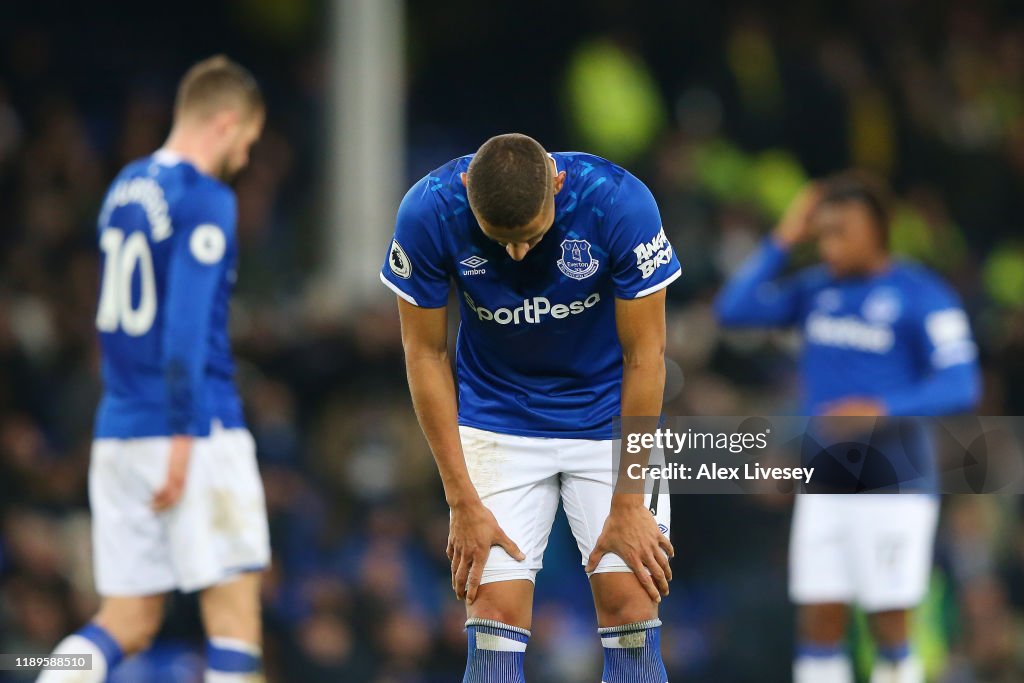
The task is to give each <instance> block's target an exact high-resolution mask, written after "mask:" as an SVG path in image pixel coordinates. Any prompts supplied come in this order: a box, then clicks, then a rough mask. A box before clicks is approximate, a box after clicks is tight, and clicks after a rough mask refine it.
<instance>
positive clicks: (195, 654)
mask: <svg viewBox="0 0 1024 683" xmlns="http://www.w3.org/2000/svg"><path fill="white" fill-rule="evenodd" d="M25 5H27V3H4V6H3V8H2V9H0V651H3V652H18V653H45V652H48V651H49V650H50V648H51V647H52V646H53V644H54V643H56V642H57V641H58V640H59V639H60V637H61V636H62V635H63V634H65V633H67V632H69V631H71V630H73V629H75V628H77V627H78V626H79V625H81V623H82V622H83V621H84V620H85V619H87V618H88V617H89V616H90V615H91V614H92V612H93V610H94V609H95V607H96V605H97V599H96V596H95V595H94V593H93V591H92V579H91V569H90V562H89V552H90V551H89V545H90V543H89V533H88V530H89V517H88V511H87V497H86V475H87V468H88V457H89V445H90V439H91V421H92V416H93V411H94V409H95V405H96V401H97V398H98V395H99V392H100V386H99V382H98V378H97V347H96V338H95V334H94V326H93V316H94V310H95V294H96V282H97V255H96V249H95V238H96V234H95V216H96V212H97V208H98V205H99V202H100V200H101V198H102V193H103V192H104V190H105V188H106V185H107V183H108V182H109V180H110V179H111V178H112V177H113V175H114V174H115V173H116V172H117V171H118V169H119V168H120V167H121V166H122V165H123V164H125V163H126V162H128V161H129V160H131V159H133V158H136V157H139V156H142V155H145V154H148V153H149V152H151V151H152V150H154V149H155V148H157V147H159V145H160V144H161V142H162V141H163V137H164V136H165V134H166V131H167V128H168V125H169V117H170V102H171V98H172V96H173V89H174V86H175V84H176V81H177V79H178V77H179V76H180V74H181V73H182V72H183V71H184V70H185V69H186V68H187V67H188V65H189V64H190V63H191V62H193V61H195V60H196V59H198V58H201V57H204V56H206V55H208V54H210V53H213V52H219V51H224V52H227V53H229V54H230V55H231V56H233V57H234V58H236V59H238V60H240V61H241V62H243V63H245V64H247V65H248V66H250V67H251V68H252V70H253V71H254V72H255V73H256V74H257V76H258V78H259V79H260V81H261V84H262V85H263V87H264V88H265V90H266V91H267V99H268V103H269V121H268V126H267V130H266V132H265V134H264V137H263V140H262V141H261V142H260V143H259V145H258V146H257V148H256V149H255V151H254V155H253V161H252V165H251V168H250V169H249V170H248V171H247V172H246V173H245V174H244V175H243V176H242V177H240V178H239V180H238V181H237V185H236V187H237V191H238V196H239V207H240V211H239V232H240V235H241V243H242V267H241V270H240V276H239V285H238V292H237V300H236V303H235V306H234V309H233V323H232V327H233V336H234V343H235V348H236V351H237V354H238V356H239V359H240V362H239V365H240V371H239V382H240V385H241V388H242V392H243V395H244V398H245V402H246V407H247V410H248V416H249V420H250V424H251V429H252V431H253V433H254V435H255V437H256V440H257V444H258V448H259V455H260V459H261V467H262V470H263V473H264V478H265V485H266V492H267V500H268V506H269V511H270V516H271V526H272V537H273V545H274V549H275V552H276V556H275V559H274V564H273V567H272V568H271V570H270V571H269V572H268V573H267V576H266V586H265V589H264V598H265V609H266V643H265V649H266V662H267V671H268V680H270V681H271V682H272V683H275V682H278V681H303V682H304V683H320V682H325V683H326V682H328V681H330V682H332V683H336V682H337V681H366V682H367V683H433V682H441V681H454V680H459V679H460V678H461V671H462V667H463V664H464V658H465V634H464V632H463V621H464V612H463V606H462V605H461V604H459V603H458V602H456V601H455V600H454V598H453V596H452V594H451V589H450V578H449V576H448V566H447V560H446V558H445V557H444V547H445V542H446V536H447V509H446V507H445V506H444V499H443V496H442V493H441V490H440V487H439V482H438V479H437V476H436V474H435V470H434V465H433V462H432V459H431V457H430V454H429V452H428V450H427V449H426V446H425V443H424V441H423V438H422V436H421V435H420V432H419V429H418V427H417V424H416V420H415V416H414V415H413V413H412V410H411V405H410V403H409V399H408V393H407V389H406V386H405V379H404V369H403V363H402V357H401V346H400V340H399V331H398V324H397V319H396V314H395V306H394V302H393V301H392V299H391V298H390V296H388V295H387V294H386V293H384V292H382V296H381V299H380V301H379V303H377V304H372V305H367V306H365V307H361V308H360V309H359V310H345V311H332V310H325V309H324V307H323V306H322V305H320V299H319V298H318V297H317V296H315V295H314V294H313V293H312V292H311V290H310V289H309V288H308V286H307V284H308V282H309V280H310V276H311V275H312V274H314V273H316V272H317V269H318V267H319V266H320V265H321V263H320V257H319V255H318V244H319V243H320V237H321V235H322V234H323V226H322V225H321V217H322V215H323V213H324V211H323V203H324V202H323V198H324V195H325V193H327V192H330V191H331V188H327V187H324V183H323V181H322V173H321V169H322V166H323V161H324V159H323V149H324V147H325V145H324V144H323V135H324V130H325V120H324V119H325V115H326V111H325V106H326V105H325V103H326V99H327V95H326V92H325V76H324V73H325V40H326V38H325V36H324V35H322V33H321V29H320V27H321V26H322V25H323V21H322V18H323V15H324V13H325V12H326V11H327V7H326V3H322V2H313V1H312V0H295V1H294V2H281V1H274V0H235V1H233V2H228V3H222V4H221V3H202V2H198V1H197V0H183V1H182V2H178V3H174V4H173V5H166V6H159V5H157V6H151V7H146V8H144V9H140V8H138V7H137V6H135V5H130V4H128V3H110V5H109V7H108V6H107V5H104V7H105V9H101V8H97V7H92V6H89V7H88V8H87V7H86V6H85V5H81V6H80V7H78V8H77V9H76V8H75V7H74V6H66V5H68V4H67V3H64V4H57V3H48V2H41V3H32V6H31V7H28V6H25ZM787 5H788V9H786V10H785V11H783V10H779V9H772V10H768V9H765V8H762V7H761V5H760V4H759V3H749V4H741V3H737V2H733V1H731V0H730V1H724V2H716V3H705V2H701V3H662V2H654V1H649V2H648V1H637V0H632V1H631V2H625V1H619V0H594V1H591V2H586V3H584V2H581V1H573V0H569V1H566V2H559V3H542V2H539V1H536V0H522V1H520V2H516V3H500V4H496V3H479V2H475V1H471V0H446V2H444V3H440V4H438V3H427V2H420V1H418V0H408V2H407V34H408V46H407V53H408V54H407V62H408V85H407V101H408V132H407V135H408V147H407V160H408V181H409V183H410V184H411V183H412V182H413V181H414V180H415V179H416V178H418V177H420V176H422V174H424V173H425V172H426V171H428V170H430V169H431V168H434V167H436V166H439V165H441V164H442V163H444V162H445V161H447V160H448V159H450V158H452V157H454V156H458V155H460V154H464V153H468V152H470V151H472V150H474V149H475V148H476V147H477V146H478V145H479V144H480V142H482V141H483V140H484V139H486V138H487V137H488V136H490V135H492V134H495V133H499V132H507V131H510V130H517V131H522V132H526V133H529V134H532V135H534V136H535V137H537V138H538V139H539V140H540V141H541V142H542V143H543V144H545V145H546V146H547V147H548V148H549V149H552V150H563V149H582V150H586V151H589V152H593V153H597V154H601V155H603V156H606V157H608V158H610V159H612V160H614V161H616V162H619V163H621V164H623V165H625V166H627V167H628V168H630V169H631V170H633V171H634V172H635V173H637V175H639V176H641V177H642V178H643V179H644V180H646V181H647V182H648V183H649V184H650V186H651V187H652V189H653V190H654V193H655V196H656V197H657V198H658V201H659V204H660V206H661V209H662V213H663V218H664V222H665V228H666V232H667V233H668V234H669V237H670V238H671V240H672V242H673V244H674V246H675V248H676V250H677V252H678V253H679V255H680V259H681V261H682V262H683V264H684V270H685V277H684V278H683V279H682V280H680V281H679V283H678V284H677V285H674V286H673V287H672V288H670V290H669V347H668V357H669V361H668V363H669V371H668V381H667V387H666V413H669V414H691V413H695V414H717V415H740V414H747V413H754V414H757V413H761V414H778V413H780V412H791V411H793V410H795V409H796V408H795V406H796V402H795V392H796V377H795V372H794V370H795V369H794V364H793V361H792V354H793V351H794V349H795V338H794V337H793V335H788V334H778V333H772V334H766V333H758V332H750V333H742V334H729V335H724V334H722V333H721V332H719V331H718V330H717V329H716V328H715V326H714V324H713V320H712V316H711V312H710V305H709V304H710V300H711V297H712V296H713V294H714V292H715V290H716V288H717V287H718V286H719V285H720V284H721V282H722V281H723V279H724V278H726V277H727V276H728V275H729V273H731V272H732V270H733V269H734V268H736V267H737V265H738V264H739V263H740V262H741V261H742V259H743V258H744V257H745V256H746V255H747V254H748V253H749V252H750V251H751V250H752V249H753V248H754V247H755V246H756V244H757V242H758V240H760V239H761V238H762V235H763V234H764V233H765V232H766V231H767V230H768V229H770V227H771V226H772V224H773V222H774V220H775V219H776V218H777V217H778V215H779V214H780V213H781V211H782V209H783V208H784V206H785V204H786V202H787V201H788V200H789V199H790V198H791V197H792V196H793V194H794V193H795V192H796V190H797V189H798V188H799V187H800V186H801V185H802V184H803V183H804V182H806V180H807V179H809V178H813V177H819V176H821V175H823V174H827V173H829V172H832V171H835V170H839V169H841V168H844V167H846V166H849V165H857V166H861V167H865V168H868V169H871V170H873V171H875V172H876V173H878V174H880V175H882V176H884V177H886V178H888V179H889V180H890V181H891V183H892V185H893V187H894V190H895V196H896V213H895V223H894V229H893V243H894V246H895V248H896V249H897V250H898V251H899V252H900V253H902V254H905V255H908V256H910V257H912V258H915V259H918V260H922V261H924V262H926V263H928V264H930V265H932V266H933V267H935V268H937V269H939V270H940V271H941V272H942V273H944V274H945V276H946V277H948V278H949V279H950V280H951V281H952V282H953V283H954V284H955V286H956V287H957V289H958V290H959V291H960V293H961V295H962V296H963V297H964V301H965V303H966V306H967V308H968V311H969V312H970V314H971V317H972V321H973V324H974V329H975V333H976V335H977V337H978V341H979V344H980V346H981V349H982V359H983V363H984V368H985V379H986V392H985V401H984V405H983V407H982V412H984V413H988V414H1006V415H1020V414H1024V232H1022V230H1021V228H1022V224H1021V220H1022V216H1024V11H1022V10H1024V7H1022V6H1020V5H1019V4H1014V3H1012V2H1009V1H1006V2H995V1H987V2H976V1H968V0H959V1H956V0H954V1H942V2H933V1H931V0H887V1H886V0H862V1H857V2H854V1H852V0H851V1H848V2H842V3H821V2H815V1H813V0H795V1H794V2H790V3H787ZM353 229H358V228H357V227H353ZM385 248H386V245H385V244H381V256H382V258H383V255H384V250H385ZM790 505H791V501H790V500H789V499H787V498H785V497H777V498H775V497H763V498H762V497H754V496H731V497H721V498H719V497H707V496H688V497H683V496H678V497H676V498H675V499H674V500H673V508H674V510H673V512H674V522H673V540H674V543H675V546H676V548H677V559H676V560H675V577H676V578H675V582H674V586H673V591H672V595H671V597H670V598H669V599H668V600H667V601H666V602H665V603H664V608H663V618H664V621H665V629H664V633H663V636H662V641H663V647H664V651H665V659H666V662H667V666H668V669H669V672H670V675H671V677H672V679H673V680H685V681H693V682H694V683H699V682H710V681H716V682H719V681H729V682H730V683H733V682H735V683H742V682H744V681H759V682H760V683H772V682H775V681H786V680H788V671H789V660H790V654H791V651H792V637H791V631H792V614H791V610H790V608H789V606H788V604H787V601H786V595H785V576H786V567H785V563H786V543H787V538H788V521H789V512H790ZM1022 513H1024V506H1022V504H1021V502H1020V501H1019V500H1018V499H1016V498H1011V497H999V496H976V497H948V498H946V499H945V500H944V515H943V522H942V526H941V531H940V536H939V543H938V547H937V552H936V572H935V578H934V582H933V590H932V593H931V595H930V596H929V598H928V601H927V603H926V604H925V605H924V606H923V607H922V609H921V610H920V613H919V615H918V626H917V629H916V636H915V638H916V641H917V646H918V647H919V648H920V650H921V652H922V654H923V655H924V656H925V660H926V662H927V663H928V667H929V670H930V672H931V674H932V676H933V677H934V680H936V681H944V682H948V683H983V682H984V683H1010V682H1011V681H1021V680H1024V523H1022ZM557 524H558V527H557V528H556V530H555V532H554V533H553V534H552V536H551V544H550V546H549V548H548V552H547V555H546V557H545V569H544V571H542V572H541V574H540V576H539V583H538V586H537V605H536V616H535V620H534V629H533V638H532V639H531V643H530V649H529V653H530V654H529V656H528V657H527V670H528V677H529V678H530V680H532V681H537V682H538V683H542V682H551V683H554V682H558V683H573V682H575V681H593V680H598V676H599V675H600V661H601V655H600V645H599V641H598V638H597V636H596V633H595V628H596V624H595V621H594V617H593V614H592V608H591V603H590V598H589V592H588V586H587V583H586V579H585V577H584V575H583V572H582V568H581V566H580V559H579V554H578V551H577V550H576V547H575V543H574V541H573V540H572V538H571V535H570V534H569V532H568V528H567V525H566V524H565V521H564V519H563V518H561V517H560V518H559V521H558V522H557ZM199 633H200V631H199V624H198V617H197V612H196V606H195V602H194V599H192V598H190V597H176V598H174V599H173V600H172V601H171V603H170V608H169V618H168V622H167V624H166V626H165V628H164V630H163V631H162V633H161V637H160V639H159V642H158V644H157V645H156V646H155V647H154V648H153V650H152V651H150V652H148V653H146V654H144V655H142V656H140V657H137V658H135V659H134V660H131V661H129V662H128V663H126V664H125V665H124V666H123V668H122V670H121V671H120V672H118V674H117V675H115V677H114V678H113V679H112V680H114V681H115V683H116V682H121V681H142V680H145V681H155V682H160V683H163V682H171V681H174V682H182V683H184V682H186V681H189V682H191V681H197V680H199V678H198V676H200V673H198V672H201V670H202V661H201V648H200V645H201V639H200V637H199ZM852 641H853V642H852V645H853V646H854V647H855V648H856V649H857V652H858V658H859V660H860V661H861V662H862V664H864V665H866V663H867V662H868V661H869V660H870V657H871V653H870V650H869V648H868V647H867V646H866V644H865V643H866V641H865V639H864V638H863V630H862V629H857V630H856V631H855V635H854V636H853V638H852ZM5 675H6V676H7V678H6V679H4V678H3V676H5ZM0 680H10V681H22V680H31V677H22V678H17V677H16V676H15V675H14V674H4V673H2V672H0Z"/></svg>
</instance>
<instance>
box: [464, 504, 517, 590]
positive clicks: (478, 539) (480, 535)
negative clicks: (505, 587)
mask: <svg viewBox="0 0 1024 683" xmlns="http://www.w3.org/2000/svg"><path fill="white" fill-rule="evenodd" d="M496 545H497V546H501V547H502V548H504V549H505V552H507V553H508V554H509V555H510V556H511V557H513V558H515V559H516V560H519V561H520V562H522V561H523V560H525V559H526V555H524V554H523V551H521V550H520V549H519V546H517V545H516V544H515V542H514V541H513V540H512V539H511V538H509V537H508V535H507V534H506V533H505V532H504V531H502V529H501V527H500V526H498V521H497V520H496V519H495V518H494V514H493V513H491V511H490V510H488V509H487V508H486V507H484V505H483V503H481V502H479V501H475V502H473V503H470V504H466V505H459V506H455V507H453V508H452V518H451V526H450V528H449V531H448V547H447V549H446V554H447V555H448V558H449V559H450V560H451V562H452V565H451V570H452V590H454V591H455V595H456V596H457V597H458V598H459V600H468V601H469V602H470V603H472V602H473V601H474V600H476V594H477V590H478V589H479V588H480V581H481V579H482V578H483V572H484V565H486V564H487V556H488V555H489V554H490V552H491V547H492V546H496Z"/></svg>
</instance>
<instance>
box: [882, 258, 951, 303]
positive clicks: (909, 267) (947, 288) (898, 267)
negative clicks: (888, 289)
mask: <svg viewBox="0 0 1024 683" xmlns="http://www.w3.org/2000/svg"><path fill="white" fill-rule="evenodd" d="M892 277H893V279H894V280H895V282H896V283H897V284H898V285H899V287H900V288H901V289H902V290H903V291H904V293H905V295H906V296H908V297H909V298H911V299H913V300H915V301H918V302H920V303H921V304H924V305H928V304H931V303H934V302H947V303H958V302H959V301H960V297H959V295H958V294H957V293H956V290H954V289H953V287H952V285H950V284H949V282H947V281H946V279H945V278H943V277H942V276H941V275H940V274H939V273H937V272H935V271H934V270H932V269H931V268H929V267H927V266H925V265H924V264H921V263H917V262H914V261H907V260H902V259H901V260H899V261H897V262H895V263H894V264H893V269H892Z"/></svg>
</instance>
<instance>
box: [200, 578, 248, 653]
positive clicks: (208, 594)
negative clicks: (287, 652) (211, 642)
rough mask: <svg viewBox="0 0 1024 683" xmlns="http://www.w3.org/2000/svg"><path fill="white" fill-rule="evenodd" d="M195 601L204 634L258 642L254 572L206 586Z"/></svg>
mask: <svg viewBox="0 0 1024 683" xmlns="http://www.w3.org/2000/svg"><path fill="white" fill-rule="evenodd" d="M199 603H200V608H201V611H202V616H203V625H204V627H205V628H206V634H207V635H208V636H210V637H219V638H233V639H236V640H242V641H244V642H247V643H258V642H260V633H261V631H262V625H261V621H260V603H259V576H258V575H255V574H253V575H245V576H243V577H239V578H238V579H236V580H235V581H232V582H230V583H226V584H220V585H217V586H214V587H212V588H208V589H206V590H204V591H203V592H202V594H201V595H200V598H199Z"/></svg>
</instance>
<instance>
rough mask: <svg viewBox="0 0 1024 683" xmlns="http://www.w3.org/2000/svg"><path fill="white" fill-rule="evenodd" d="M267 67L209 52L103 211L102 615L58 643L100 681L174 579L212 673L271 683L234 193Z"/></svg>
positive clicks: (98, 488) (98, 558)
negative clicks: (237, 300)
mask: <svg viewBox="0 0 1024 683" xmlns="http://www.w3.org/2000/svg"><path fill="white" fill-rule="evenodd" d="M263 119H264V105H263V98H262V95H261V94H260V90H259V88H258V86H257V85H256V82H255V80H254V79H253V77H252V76H251V75H250V74H249V72H248V71H246V70H245V69H244V68H242V67H241V66H239V65H238V64H236V63H234V62H232V61H230V60H229V59H227V58H225V57H212V58H210V59H206V60H204V61H202V62H199V63H198V64H196V65H195V66H193V67H192V68H191V69H190V70H189V71H188V73H187V74H185V77H184V79H183V80H182V81H181V84H180V86H179V89H178V95H177V99H176V102H175V110H174V126H173V128H172V130H171V134H170V137H169V138H168V140H167V143H166V144H165V145H164V147H163V148H162V149H160V150H158V151H157V152H156V153H154V154H153V155H152V156H149V157H146V158H143V159H140V160H138V161H135V162H133V163H131V164H129V165H128V166H127V167H125V169H124V170H122V171H121V173H120V175H118V177H117V178H116V179H115V180H114V183H113V185H112V186H111V188H110V191H109V193H108V194H107V197H106V200H105V201H104V204H103V209H102V212H101V214H100V219H99V244H100V250H101V251H102V260H103V269H102V282H101V289H100V298H99V307H98V312H97V315H96V326H97V328H98V329H99V333H100V341H101V347H102V353H103V366H102V372H103V381H104V395H103V399H102V402H101V403H100V406H99V410H98V412H97V416H96V426H95V441H94V443H93V450H92V461H91V464H90V471H89V497H90V503H91V507H92V515H93V554H94V557H95V569H96V583H97V590H98V591H99V593H100V595H102V596H103V601H102V604H101V607H100V610H99V613H98V614H97V615H96V616H95V617H94V618H93V620H92V621H91V622H90V623H89V624H87V625H86V626H85V627H83V628H82V629H81V630H80V631H78V632H77V633H75V634H74V635H71V636H69V637H68V638H66V639H65V640H64V641H62V642H61V643H60V645H58V647H57V650H56V652H57V653H58V654H61V653H65V654H74V653H79V654H80V653H91V654H92V655H93V669H92V670H91V671H85V672H82V671H74V672H60V671H49V672H45V673H44V674H43V675H42V676H41V677H40V678H39V681H40V682H41V683H72V682H74V683H99V682H100V681H104V680H106V677H107V673H108V671H110V670H112V669H113V668H114V667H116V666H117V663H118V662H119V661H120V660H121V659H122V657H125V656H128V655H131V654H133V653H136V652H139V651H140V650H144V649H146V648H147V647H148V646H149V644H150V642H151V641H152V639H153V637H154V635H155V634H156V632H157V630H158V629H159V627H160V623H161V621H162V619H163V606H164V597H165V595H166V593H167V592H168V591H172V590H182V591H197V590H198V591H201V593H200V606H201V610H202V619H203V624H204V627H205V630H206V634H207V638H208V641H207V655H208V658H207V671H206V681H207V683H231V682H238V683H241V682H242V681H255V680H259V677H260V670H261V661H260V660H261V656H260V647H261V644H260V643H261V639H260V634H261V625H260V608H259V571H260V570H262V569H263V568H264V567H265V566H266V565H267V563H268V561H269V556H270V549H269V541H268V531H267V518H266V510H265V507H264V500H263V489H262V484H261V481H260V477H259V472H258V470H257V466H256V458H255V448H254V444H253V440H252V437H251V436H250V434H249V432H248V431H247V430H246V428H245V423H244V420H243V417H242V408H241V402H240V400H239V397H238V392H237V391H236V389H235V384H234V379H233V376H234V362H233V360H232V357H231V349H230V344H229V342H228V334H227V317H228V302H229V298H230V296H231V291H232V289H233V287H234V281H235V274H236V268H237V260H238V245H237V239H236V233H235V220H236V206H235V196H234V192H233V191H232V190H231V188H230V187H228V186H227V185H226V184H225V180H227V179H228V178H230V177H231V176H233V175H234V174H236V173H237V172H238V171H240V170H241V169H242V168H244V167H245V165H246V163H247V162H248V158H249V149H250V147H252V144H253V143H254V142H255V141H256V139H257V138H258V137H259V135H260V131H261V129H262V127H263Z"/></svg>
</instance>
